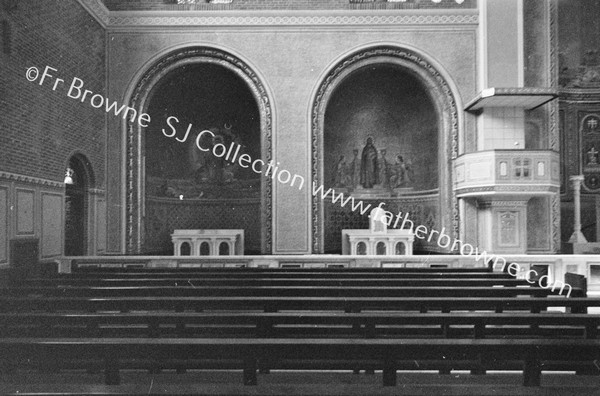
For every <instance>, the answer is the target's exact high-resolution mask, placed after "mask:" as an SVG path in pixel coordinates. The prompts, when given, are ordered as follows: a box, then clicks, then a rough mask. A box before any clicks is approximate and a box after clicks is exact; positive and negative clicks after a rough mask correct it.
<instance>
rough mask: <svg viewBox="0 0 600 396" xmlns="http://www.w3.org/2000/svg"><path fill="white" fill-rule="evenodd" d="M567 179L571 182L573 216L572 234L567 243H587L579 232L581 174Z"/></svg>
mask: <svg viewBox="0 0 600 396" xmlns="http://www.w3.org/2000/svg"><path fill="white" fill-rule="evenodd" d="M569 180H571V181H572V182H573V204H574V210H573V215H574V217H575V219H574V220H575V221H574V223H575V224H574V226H573V235H571V238H570V239H569V243H587V240H586V239H585V237H584V236H583V234H582V233H581V182H582V181H583V175H577V176H571V177H570V178H569Z"/></svg>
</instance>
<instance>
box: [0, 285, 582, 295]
mask: <svg viewBox="0 0 600 396" xmlns="http://www.w3.org/2000/svg"><path fill="white" fill-rule="evenodd" d="M577 290H578V289H574V290H573V293H572V295H577V293H578V291H577ZM557 293H558V290H555V291H552V290H551V289H543V288H540V287H512V286H508V287H486V286H422V287H418V286H417V287H412V286H401V287H395V286H198V287H197V286H195V285H192V286H190V285H189V284H185V285H181V286H131V287H102V286H90V287H77V286H61V287H12V288H4V289H0V295H5V296H6V295H12V296H27V295H32V296H40V297H41V296H45V297H50V296H70V297H104V296H107V297H108V296H112V297H135V296H174V297H175V296H180V297H193V296H207V297H208V296H219V297H236V296H247V297H261V296H280V297H344V296H346V297H363V296H365V297H366V296H369V297H436V296H439V297H448V298H455V297H516V296H531V297H545V296H552V295H556V294H557Z"/></svg>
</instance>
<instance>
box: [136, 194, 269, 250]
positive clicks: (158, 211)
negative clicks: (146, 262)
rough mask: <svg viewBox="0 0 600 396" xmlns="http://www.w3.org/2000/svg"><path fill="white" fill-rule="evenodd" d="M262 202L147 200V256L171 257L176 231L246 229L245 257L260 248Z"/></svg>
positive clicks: (145, 243)
mask: <svg viewBox="0 0 600 396" xmlns="http://www.w3.org/2000/svg"><path fill="white" fill-rule="evenodd" d="M257 219H260V199H254V200H183V201H174V200H171V199H164V198H153V199H150V198H149V199H147V200H146V218H145V226H146V230H145V240H144V246H143V251H144V252H145V253H161V254H171V252H172V250H173V244H172V243H171V233H172V232H173V230H175V229H232V228H235V229H244V234H245V254H256V253H259V252H260V248H261V240H260V235H261V227H260V221H257Z"/></svg>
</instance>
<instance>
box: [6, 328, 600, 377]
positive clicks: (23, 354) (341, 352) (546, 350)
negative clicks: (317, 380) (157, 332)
mask: <svg viewBox="0 0 600 396" xmlns="http://www.w3.org/2000/svg"><path fill="white" fill-rule="evenodd" d="M174 358H176V359H178V360H180V361H181V360H183V361H184V362H185V361H188V360H190V361H191V360H193V359H198V358H202V359H203V360H205V361H206V360H214V361H215V367H217V366H219V364H220V363H219V362H222V361H223V360H238V361H239V366H238V368H240V369H243V374H244V375H243V377H244V384H246V385H255V384H256V383H257V375H256V372H257V368H258V366H259V362H262V361H265V362H269V365H270V366H272V365H273V363H274V362H277V361H290V360H303V361H308V362H318V361H321V360H325V361H327V362H328V363H329V364H334V362H335V361H336V360H339V361H340V362H348V361H351V362H353V363H354V364H357V365H361V364H364V363H365V362H372V361H375V362H377V366H378V368H380V369H382V370H383V384H384V386H394V385H396V371H397V370H398V369H399V368H402V367H399V366H400V365H399V364H398V362H399V361H407V360H408V361H410V360H413V361H417V362H419V361H424V362H427V361H445V362H449V363H451V362H452V361H455V360H456V361H458V362H461V361H465V360H474V361H480V362H481V364H482V366H483V367H484V368H485V369H488V368H491V367H495V366H496V365H497V364H498V363H499V362H500V363H501V362H513V361H520V362H522V367H523V373H524V380H523V383H524V385H525V386H539V385H540V379H541V370H542V367H544V369H551V368H552V366H551V365H545V366H544V362H545V361H551V362H555V361H558V362H566V363H567V364H574V363H581V362H583V363H586V364H593V362H594V361H597V360H598V359H600V340H597V339H594V340H591V339H578V340H575V339H568V340H562V339H561V340H557V339H523V340H519V339H509V340H501V339H337V338H333V339H314V338H300V339H287V338H266V339H261V338H233V339H232V338H90V339H87V338H84V339H73V338H65V339H60V338H58V339H56V338H51V339H49V338H40V339H37V338H2V339H0V361H1V363H0V365H1V367H2V368H3V370H7V369H11V368H14V367H18V366H20V365H22V364H24V365H27V364H31V363H32V362H35V361H41V362H60V361H63V360H67V361H77V360H99V361H101V362H102V363H103V365H104V367H105V380H106V383H107V384H118V383H119V382H120V378H119V369H120V367H121V364H120V362H121V361H123V360H128V361H130V362H131V361H132V360H135V359H139V360H140V361H147V360H149V359H150V360H152V361H157V362H160V361H169V360H171V359H174ZM53 364H55V365H56V364H57V363H53ZM313 364H314V363H313ZM314 365H315V366H317V365H316V364H314ZM340 367H341V365H340Z"/></svg>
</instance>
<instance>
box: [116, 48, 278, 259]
mask: <svg viewBox="0 0 600 396" xmlns="http://www.w3.org/2000/svg"><path fill="white" fill-rule="evenodd" d="M130 106H131V107H133V108H135V109H137V110H138V113H141V112H145V113H148V114H150V116H151V119H152V122H151V123H150V125H149V126H148V127H141V126H140V125H139V124H138V123H135V122H128V123H127V125H125V127H126V130H127V152H126V160H127V162H126V179H127V194H126V199H127V205H126V208H127V209H126V231H127V235H126V237H127V239H126V241H127V252H128V253H133V254H141V253H144V254H169V253H170V251H171V249H172V244H171V239H170V234H171V233H172V232H173V230H174V229H243V230H244V231H245V235H246V238H245V242H246V243H245V253H246V254H257V253H269V252H270V251H271V239H272V238H271V211H272V208H271V182H270V179H268V178H265V177H259V176H260V175H258V174H257V173H256V172H253V171H252V170H249V169H238V168H239V167H238V168H236V167H235V164H234V163H231V162H230V161H227V160H226V159H223V158H217V157H215V155H213V154H212V153H211V152H208V153H206V152H202V151H200V150H199V149H198V148H197V145H196V143H197V142H196V137H197V136H198V134H199V133H200V132H202V131H204V130H209V131H211V135H206V134H205V135H203V137H202V139H203V140H202V142H201V144H200V145H201V146H202V147H208V146H212V145H216V144H217V143H221V144H224V145H226V146H227V147H229V145H230V144H235V145H236V146H237V145H240V146H241V147H242V148H241V150H240V154H239V155H241V154H242V153H245V154H248V155H249V156H250V157H252V158H262V160H264V161H265V162H268V161H270V160H271V125H272V116H271V106H270V100H269V97H268V95H267V92H266V89H265V87H264V86H263V84H262V82H261V81H260V79H259V78H258V76H257V75H256V74H255V73H254V71H253V70H252V69H251V68H250V67H249V66H248V65H246V63H245V62H243V61H242V60H240V59H239V58H237V57H235V56H233V55H231V54H229V53H227V52H225V51H221V50H218V49H214V48H207V47H194V48H186V49H182V50H178V51H174V52H172V53H170V54H168V55H166V56H164V57H163V58H161V59H160V60H159V61H158V62H156V63H155V64H154V65H153V66H152V67H150V69H149V70H148V71H147V72H146V73H145V74H144V76H143V77H142V78H141V79H140V81H139V83H138V84H137V85H136V87H135V89H134V90H133V92H132V96H131V104H130ZM190 125H191V127H190ZM188 129H189V134H187V131H188ZM163 131H164V132H163ZM169 135H173V136H169ZM186 135H187V138H186ZM205 138H209V139H208V140H205Z"/></svg>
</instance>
